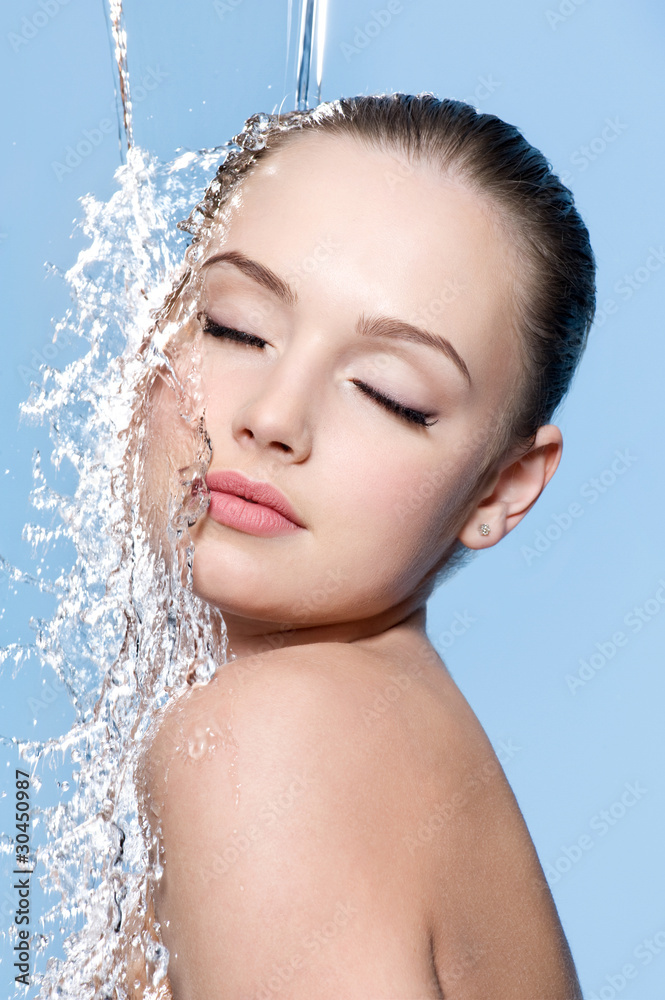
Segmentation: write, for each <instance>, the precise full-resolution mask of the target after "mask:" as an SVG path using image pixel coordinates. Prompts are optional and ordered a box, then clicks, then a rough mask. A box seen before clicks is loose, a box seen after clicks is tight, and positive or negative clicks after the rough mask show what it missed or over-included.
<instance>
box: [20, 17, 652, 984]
mask: <svg viewBox="0 0 665 1000" xmlns="http://www.w3.org/2000/svg"><path fill="white" fill-rule="evenodd" d="M287 6H288V5H287V2H286V0H283V2H276V0H215V2H211V0H190V3H188V4H187V5H186V6H185V5H184V4H182V3H177V2H175V0H159V2H158V0H141V2H140V3H139V2H138V0H127V10H126V12H125V15H126V23H127V31H128V56H129V70H130V78H131V84H132V90H133V96H134V131H135V139H136V141H137V143H138V144H139V145H142V146H144V147H147V148H148V149H149V150H151V151H152V152H154V153H156V154H157V155H158V156H159V157H160V158H162V159H171V158H172V157H173V155H174V152H175V150H176V148H178V147H184V148H192V149H197V148H201V147H210V146H214V145H218V144H221V143H222V142H224V141H225V140H227V139H228V138H230V137H231V136H232V135H234V134H235V133H237V132H238V131H239V130H240V128H241V127H242V123H243V121H244V119H245V118H246V117H247V116H248V115H250V114H253V113H255V112H257V111H269V112H270V111H273V110H276V108H277V107H279V106H280V105H281V104H282V101H283V102H284V103H283V107H284V109H287V110H288V109H289V108H291V107H293V106H294V80H295V74H294V63H295V52H294V41H295V31H294V30H293V29H294V25H292V31H291V39H290V54H289V59H288V64H287ZM0 18H1V20H2V32H1V36H2V37H1V38H0V45H1V46H2V48H3V57H2V69H1V72H2V87H3V93H4V95H5V102H4V104H5V110H4V128H3V155H2V158H1V159H0V185H1V190H2V209H1V215H0V271H1V273H2V275H3V280H4V282H5V284H4V292H3V323H4V331H3V337H2V351H1V352H0V354H1V363H2V393H1V395H0V408H1V413H2V417H1V422H0V426H2V429H3V433H2V444H1V447H2V468H1V469H0V474H1V475H2V519H1V529H0V530H1V538H0V554H1V555H2V556H3V557H4V559H6V560H7V561H8V562H9V563H11V564H13V565H15V566H18V567H20V568H21V569H22V570H23V571H25V572H28V573H30V574H32V575H33V576H35V577H37V578H39V577H52V576H53V575H55V573H56V572H57V567H58V564H59V561H61V562H62V564H63V565H66V564H67V558H68V556H71V553H68V552H67V551H66V550H62V551H59V550H54V551H53V552H51V553H46V554H45V555H43V554H41V553H38V554H37V556H36V557H33V556H32V553H31V549H30V547H29V546H28V544H27V543H26V542H25V541H23V540H22V537H21V535H22V528H23V525H24V523H25V522H26V521H28V520H30V519H31V518H32V517H33V516H34V515H33V514H32V512H31V508H30V506H29V502H28V493H29V489H30V483H31V471H30V470H31V463H32V453H33V450H34V449H35V448H40V449H41V450H42V452H43V453H44V454H48V452H49V447H48V437H47V432H46V430H45V429H39V428H34V427H30V426H26V427H19V418H18V407H19V404H20V402H21V400H23V399H24V398H25V397H26V396H27V394H28V391H29V387H28V383H29V381H30V379H31V377H34V374H35V372H36V371H37V369H38V368H39V365H40V363H42V362H43V361H48V362H49V363H51V364H55V365H60V364H65V363H67V361H68V360H70V357H73V348H68V347H67V346H64V347H62V348H60V349H58V351H57V357H55V356H54V350H55V349H54V348H53V345H52V343H51V341H52V333H53V324H52V318H54V319H58V318H59V317H60V316H61V315H62V314H63V313H64V310H65V309H66V307H67V305H68V300H67V292H66V289H65V288H64V285H63V283H62V281H61V280H60V279H59V278H58V276H57V270H56V272H54V273H52V274H50V275H47V269H46V268H45V262H48V263H50V264H53V265H55V268H56V269H60V270H61V271H64V270H66V269H67V268H68V267H69V266H70V265H71V264H72V263H73V262H74V260H75V257H76V254H77V252H78V250H79V248H80V247H81V246H82V245H83V241H82V239H81V237H80V236H76V237H74V238H72V237H71V235H70V234H71V233H72V229H73V220H74V219H75V218H79V217H80V216H81V208H80V205H79V203H78V199H79V198H80V197H81V196H82V195H84V194H85V193H87V192H92V193H94V194H95V196H96V197H97V198H99V199H104V200H105V199H106V198H108V196H109V195H110V194H111V192H112V191H113V190H114V181H113V172H114V169H115V168H116V167H117V166H118V164H119V162H120V154H119V142H118V125H117V119H116V105H115V98H114V76H113V61H112V58H111V51H110V46H109V38H108V31H107V25H106V20H105V14H104V8H103V6H102V4H101V3H94V4H91V3H84V2H83V0H67V2H66V3H65V2H64V0H26V2H19V0H13V2H11V3H8V4H5V5H4V6H3V9H2V12H1V14H0ZM664 42H665V8H663V7H662V6H661V5H659V4H657V3H656V2H655V0H651V2H647V0H639V2H635V3H632V4H630V5H628V4H625V3H619V2H617V0H605V2H604V3H602V4H601V3H600V0H586V2H584V0H542V2H534V0H529V2H527V0H510V2H509V3H507V4H494V3H491V2H490V0H478V2H477V3H473V4H459V3H457V4H452V3H451V4H447V3H439V2H436V0H400V2H397V0H390V2H389V3H388V2H386V0H377V2H376V4H375V5H374V6H372V4H371V3H370V2H369V0H367V2H358V0H353V2H352V0H330V6H329V14H328V40H327V46H326V56H325V67H324V77H323V90H322V98H323V99H332V98H335V97H339V96H344V95H353V94H356V93H373V92H378V91H395V90H401V91H409V92H418V91H422V90H428V91H433V92H434V93H435V94H437V95H438V96H441V97H444V96H449V97H456V98H461V99H465V100H468V101H469V102H470V103H472V104H474V105H475V106H477V107H479V108H480V109H481V110H483V111H491V112H493V113H496V114H498V115H500V116H501V117H502V118H505V119H506V120H508V121H510V122H513V123H514V124H516V125H517V126H518V127H519V128H520V129H522V130H523V132H524V133H525V135H526V137H527V138H528V139H529V140H530V141H531V142H532V143H534V144H535V145H536V146H538V147H540V148H541V149H542V150H543V151H544V152H545V154H546V155H547V156H548V158H549V159H550V160H551V162H552V163H553V166H554V168H555V169H556V170H557V171H558V172H560V174H561V175H562V177H563V179H564V181H565V182H566V183H568V184H569V185H570V186H571V187H572V189H573V191H574V193H575V195H576V199H577V203H578V206H579V208H580V211H581V212H582V214H583V217H584V218H585V221H586V222H587V224H588V226H589V229H590V231H591V236H592V243H593V245H594V248H595V251H596V254H597V258H598V264H599V310H598V316H597V321H596V324H595V327H594V331H593V333H592V336H591V340H590V344H589V348H588V352H587V355H586V357H585V359H584V361H583V363H582V367H581V369H580V372H579V374H578V376H577V377H576V380H575V384H574V386H573V389H572V392H571V394H570V396H569V398H568V400H567V402H566V403H565V406H564V408H563V409H562V411H561V412H560V415H559V418H558V421H557V422H558V423H559V424H560V426H561V427H562V430H563V433H564V440H565V451H564V457H563V460H562V463H561V465H560V468H559V470H558V472H557V474H556V476H555V477H554V479H553V481H552V482H551V484H550V485H549V486H548V487H547V489H546V491H545V493H544V494H543V496H542V498H541V499H540V501H539V502H538V504H537V505H536V507H535V508H534V509H533V511H531V512H530V513H529V515H528V516H527V517H526V518H525V520H524V521H523V522H522V523H521V524H520V525H519V526H518V528H517V529H516V530H515V531H514V532H513V533H512V534H511V535H510V536H509V537H508V538H507V539H505V540H504V541H503V542H502V543H501V544H500V545H499V546H497V547H495V548H492V549H490V550H488V551H486V552H485V553H483V554H481V555H480V556H479V557H477V558H476V559H475V561H474V562H473V563H472V564H471V565H470V566H468V567H467V568H465V569H464V570H463V571H462V572H461V573H460V574H459V575H458V576H457V577H455V578H454V579H452V580H451V581H450V582H449V583H448V584H446V585H444V587H443V588H442V589H440V590H439V591H438V592H437V593H436V595H435V596H434V597H433V598H432V599H431V601H430V608H429V621H428V628H429V633H430V636H431V638H432V640H433V642H434V643H435V645H437V647H438V648H439V650H440V651H441V652H442V655H443V656H444V658H445V660H446V662H447V664H448V666H449V668H450V670H451V672H452V674H453V676H454V677H455V679H456V681H457V682H458V684H459V685H460V687H461V688H462V690H463V691H464V693H465V694H466V696H467V697H468V699H469V701H470V703H471V705H472V707H473V708H474V709H475V711H476V713H477V714H478V716H479V718H480V720H481V722H482V723H483V725H484V726H485V728H486V730H487V732H488V734H489V736H490V738H491V739H492V741H493V743H494V745H495V746H496V748H497V750H498V752H499V756H500V759H501V760H502V762H503V763H504V766H505V769H506V772H507V775H508V778H509V780H510V782H511V784H512V786H513V788H514V790H515V793H516V795H517V798H518V800H519V803H520V805H521V808H522V810H523V812H524V815H525V817H526V820H527V823H528V825H529V828H530V830H531V834H532V836H533V839H534V841H535V844H536V847H537V850H538V852H539V855H540V858H541V860H542V862H543V865H544V866H545V869H546V873H547V875H548V878H549V880H550V884H551V886H552V890H553V893H554V897H555V900H556V903H557V906H558V908H559V912H560V915H561V918H562V921H563V924H564V927H565V930H566V932H567V935H568V938H569V941H570V944H571V947H572V951H573V955H574V957H575V959H576V962H577V966H578V970H579V973H580V977H581V979H582V983H583V986H584V990H585V997H587V998H588V1000H598V998H600V1000H611V998H613V997H615V996H620V997H621V1000H655V998H656V997H660V996H663V995H665V904H664V903H663V900H664V899H665V892H664V890H665V878H664V875H663V864H662V826H663V820H664V819H665V808H664V805H663V784H664V781H663V766H662V762H663V757H664V751H665V746H664V743H665V739H664V736H663V732H664V727H663V725H662V714H663V709H662V705H663V693H664V685H663V679H662V675H661V669H662V664H663V638H664V634H665V628H664V626H665V612H663V608H664V607H665V552H664V547H663V521H662V518H661V512H660V506H661V502H662V496H663V487H664V486H665V475H664V472H663V461H662V447H661V442H662V436H663V407H662V382H663V367H664V362H665V340H664V338H663V323H662V312H663V309H662V301H663V300H662V294H663V286H664V282H665V211H664V209H665V196H664V194H663V191H664V187H663V167H662V163H663V159H664V156H665V136H664V134H663V128H662V118H663V111H664V107H663V96H664V83H665V62H664V61H663V44H664ZM77 146H78V147H79V150H81V151H84V155H81V153H80V152H79V153H77V152H76V148H77ZM51 475H53V474H51ZM61 485H62V488H64V489H66V488H67V485H68V483H67V476H66V474H64V475H63V478H62V482H61ZM0 607H1V608H2V620H1V622H0V625H1V627H2V640H1V641H2V643H3V644H6V643H8V642H18V641H32V639H33V638H34V628H35V622H33V624H32V625H31V622H30V619H31V618H33V619H38V618H39V617H40V616H48V615H49V614H50V612H51V611H52V608H53V601H52V598H50V597H49V595H48V593H44V592H41V591H40V590H39V589H37V588H35V587H34V586H31V585H29V584H25V583H21V582H16V581H13V580H12V579H10V574H9V573H8V572H7V571H6V570H5V571H3V572H2V574H0ZM661 612H662V613H661ZM0 701H1V705H0V732H1V733H4V734H13V735H20V736H29V735H39V736H42V737H45V736H48V735H55V734H58V733H61V732H64V731H65V730H66V729H67V728H68V727H69V725H70V723H71V710H70V708H69V705H68V703H67V698H66V696H65V695H64V694H63V693H62V692H61V691H60V690H59V688H58V686H57V684H56V683H54V680H53V677H49V676H48V674H47V673H44V675H43V676H42V677H39V678H36V677H35V674H34V672H31V673H30V674H29V676H22V675H21V674H19V675H18V677H17V678H16V679H15V680H12V679H11V674H8V672H7V669H5V673H4V675H3V679H2V687H1V689H0ZM3 753H4V755H5V757H6V764H7V768H6V771H5V768H4V764H3V772H4V773H5V774H6V779H5V781H4V783H3V789H2V794H3V800H2V802H1V803H0V805H1V806H2V814H1V819H2V825H1V829H0V832H1V833H3V834H4V835H6V836H11V834H12V832H13V829H14V827H13V815H12V812H11V810H10V809H9V806H12V805H13V799H12V798H11V796H12V794H13V770H12V768H13V767H14V766H15V763H16V761H15V758H14V757H12V754H11V752H10V751H3ZM60 777H61V776H59V775H54V778H53V782H52V785H49V783H48V782H46V781H45V782H44V786H43V787H42V789H40V790H39V791H37V792H36V798H37V799H39V800H40V801H41V802H43V804H46V803H47V802H49V801H52V800H53V799H54V797H55V798H57V796H58V794H59V788H58V785H57V780H59V778H60ZM5 793H8V796H7V798H4V795H5ZM4 842H5V843H6V840H5V841H4ZM4 861H6V858H3V863H4ZM35 891H36V892H37V895H36V896H35V899H34V901H33V906H34V907H35V910H36V912H38V909H39V906H40V905H41V903H40V896H39V894H38V891H37V890H35ZM0 898H1V899H2V905H1V906H0V909H1V911H2V924H3V926H4V927H6V926H7V925H8V923H9V922H11V921H12V920H13V907H14V906H15V903H16V895H15V892H14V891H13V890H12V889H11V877H10V874H9V870H8V869H7V871H6V872H5V871H3V882H2V887H0ZM3 958H4V959H5V962H4V964H3V968H2V970H0V980H1V982H0V995H4V994H5V993H6V992H10V991H11V985H12V979H13V970H12V969H11V961H12V960H8V951H7V949H6V947H5V951H4V953H3ZM534 1000H537V998H534Z"/></svg>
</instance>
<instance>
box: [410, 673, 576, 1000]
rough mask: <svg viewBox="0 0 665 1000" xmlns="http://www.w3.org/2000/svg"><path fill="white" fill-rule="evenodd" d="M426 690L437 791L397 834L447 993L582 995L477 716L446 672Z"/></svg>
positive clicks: (560, 998) (473, 997)
mask: <svg viewBox="0 0 665 1000" xmlns="http://www.w3.org/2000/svg"><path fill="white" fill-rule="evenodd" d="M439 681H440V683H439V684H438V689H439V691H438V694H434V695H433V699H434V705H435V708H434V715H435V716H437V715H438V719H439V727H440V734H441V735H440V739H439V740H438V741H435V742H436V746H437V750H438V754H439V756H438V761H437V765H436V768H435V770H436V776H437V777H436V784H437V786H438V792H437V794H435V796H434V797H433V799H431V800H430V807H429V810H428V812H427V815H426V816H425V817H424V818H423V819H422V821H421V823H420V824H419V826H418V828H417V829H416V830H411V831H410V832H409V833H408V834H407V835H406V836H407V838H408V839H407V840H406V844H407V849H408V850H409V851H410V852H411V853H413V854H420V855H421V856H422V857H423V859H424V866H425V869H427V870H428V872H429V878H428V884H429V885H430V887H431V895H430V897H429V899H430V905H431V910H430V920H431V926H432V940H433V945H434V956H435V964H436V970H437V974H438V977H439V981H440V983H441V987H442V990H443V994H444V996H446V997H450V998H451V1000H453V998H454V1000H481V998H482V1000H484V998H486V997H488V996H493V997H496V998H497V1000H499V998H504V997H505V998H506V1000H508V998H510V1000H531V998H533V997H538V1000H581V997H582V994H581V991H580V987H579V982H578V979H577V975H576V972H575V967H574V963H573V960H572V957H571V954H570V949H569V947H568V943H567V941H566V938H565V935H564V932H563V929H562V927H561V923H560V920H559V917H558V914H557V911H556V907H555V904H554V901H553V899H552V895H551V892H550V890H549V886H548V884H547V881H546V879H545V876H544V873H543V871H542V867H541V865H540V862H539V859H538V856H537V853H536V850H535V847H534V844H533V841H532V839H531V836H530V834H529V831H528V828H527V825H526V823H525V820H524V817H523V816H522V813H521V811H520V808H519V805H518V803H517V800H516V798H515V795H514V794H513V791H512V789H511V787H510V785H509V783H508V780H507V778H506V775H505V773H504V771H503V768H502V766H501V764H500V762H499V760H498V758H497V756H496V754H495V752H494V750H493V748H492V746H491V743H490V741H489V739H488V737H487V735H486V733H485V732H484V730H483V728H482V726H481V724H480V722H479V721H478V719H477V717H476V716H475V714H474V713H473V711H472V709H471V708H470V706H469V705H468V703H467V701H466V699H465V698H464V696H463V695H462V694H461V692H460V691H459V689H458V688H457V687H456V685H454V682H452V679H451V678H450V676H449V675H448V674H447V673H442V674H441V675H440V677H439Z"/></svg>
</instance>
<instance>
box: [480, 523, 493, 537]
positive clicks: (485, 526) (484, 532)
mask: <svg viewBox="0 0 665 1000" xmlns="http://www.w3.org/2000/svg"><path fill="white" fill-rule="evenodd" d="M491 530H492V529H491V528H490V526H489V524H481V525H480V527H479V528H478V531H479V532H480V534H481V535H489V533H490V531H491Z"/></svg>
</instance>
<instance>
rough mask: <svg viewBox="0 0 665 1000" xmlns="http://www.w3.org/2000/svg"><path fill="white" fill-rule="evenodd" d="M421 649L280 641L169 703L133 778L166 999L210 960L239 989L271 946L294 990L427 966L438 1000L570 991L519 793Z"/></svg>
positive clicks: (566, 995) (404, 983) (363, 981)
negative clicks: (154, 869)
mask: <svg viewBox="0 0 665 1000" xmlns="http://www.w3.org/2000/svg"><path fill="white" fill-rule="evenodd" d="M430 650H431V647H430ZM431 653H433V651H431ZM437 660H438V657H436V656H435V654H434V656H432V655H431V654H430V651H428V649H427V647H426V646H423V645H422V644H418V643H415V644H408V643H407V644H406V645H404V644H402V645H394V646H390V645H387V646H386V645H384V646H383V647H381V652H380V653H373V652H368V651H367V650H366V649H363V648H360V647H358V646H356V645H353V644H340V643H321V644H314V645H310V646H304V647H296V648H289V649H284V650H279V651H273V652H271V653H267V654H261V655H259V656H256V657H252V658H247V659H245V660H238V661H236V662H232V663H230V664H226V665H225V666H224V667H222V668H220V670H219V671H218V674H217V676H216V677H215V679H214V680H213V681H212V682H211V683H210V684H208V685H205V686H201V687H197V688H194V689H192V690H190V691H188V692H187V693H186V695H185V696H184V697H183V698H181V699H178V700H177V701H176V702H175V703H174V704H173V705H172V706H170V707H169V709H168V711H167V712H166V713H165V716H164V718H163V720H162V721H161V724H160V725H159V727H158V728H157V731H156V735H155V738H154V740H153V742H152V745H151V749H150V751H149V753H148V754H147V756H146V764H145V768H144V776H143V777H144V781H143V790H144V794H145V796H146V798H147V799H148V800H149V801H150V803H151V808H152V811H153V813H156V814H157V815H158V817H159V825H160V837H161V843H162V851H163V860H164V873H165V874H164V877H163V879H162V882H161V884H160V888H159V891H158V894H157V898H156V904H157V915H158V918H159V919H160V921H161V922H162V926H163V927H164V926H165V925H166V924H168V925H169V928H170V929H169V930H168V932H166V931H164V939H165V943H166V944H167V946H168V947H169V949H170V951H171V954H172V964H171V965H170V968H169V975H170V976H171V979H172V982H173V986H174V997H175V1000H179V997H180V996H187V997H188V998H190V997H191V998H194V997H197V996H199V995H200V996H202V997H203V996H205V997H206V998H208V1000H209V998H212V997H215V996H218V995H219V996H220V997H221V996H222V995H224V996H226V995H227V994H226V993H224V994H222V993H221V992H219V993H218V992H216V990H217V989H218V987H219V984H218V983H216V982H215V981H214V978H211V977H213V972H214V969H215V968H224V969H226V970H227V985H228V984H229V983H232V984H234V988H236V989H237V991H238V993H237V995H245V993H246V992H248V991H249V990H250V988H251V989H253V988H254V986H255V984H257V983H261V982H262V981H263V978H262V977H265V976H268V975H269V973H270V969H271V968H272V967H273V965H274V966H275V967H278V968H280V969H284V968H287V966H288V963H292V964H293V967H294V969H295V968H296V966H297V969H298V972H297V975H296V973H295V971H293V981H292V982H291V980H289V982H290V988H291V993H290V995H291V996H292V997H293V998H294V1000H296V998H299V997H300V996H301V995H302V996H303V997H305V996H311V995H317V996H318V997H320V998H321V1000H324V998H326V997H328V996H331V997H332V996H339V995H342V994H344V995H346V996H348V997H349V998H355V997H358V998H360V997H363V998H366V997H367V996H375V997H377V998H379V997H383V996H391V997H396V996H405V997H407V996H415V995H418V996H431V997H435V996H440V992H439V983H440V988H441V990H442V992H443V995H445V996H446V997H450V998H451V1000H481V998H482V1000H485V998H486V997H487V996H493V997H496V998H497V1000H502V998H504V997H505V998H506V1000H508V998H510V1000H521V998H522V997H523V998H524V1000H532V998H533V997H535V996H537V997H538V998H539V1000H578V998H579V996H580V994H579V990H578V987H577V985H576V983H577V980H576V978H575V973H574V969H573V967H572V962H571V960H570V955H569V953H568V950H567V945H566V942H565V938H564V937H563V933H562V931H561V927H560V924H559V921H558V917H557V914H556V910H555V908H554V904H553V902H552V899H551V895H550V893H549V889H548V887H547V884H546V882H545V879H544V876H543V874H542V870H541V869H540V865H539V863H538V859H537V856H536V853H535V850H534V848H533V844H532V842H531V838H530V836H529V833H528V830H527V828H526V825H525V823H524V820H523V819H522V816H521V813H520V810H519V808H518V805H517V803H516V801H515V798H514V796H513V794H512V791H511V789H510V787H509V785H508V782H507V780H506V778H505V775H504V773H503V770H502V768H501V766H500V764H499V762H498V760H497V758H496V755H495V753H494V751H493V749H492V747H491V745H490V742H489V740H488V739H487V736H486V734H485V733H484V731H483V729H482V726H481V725H480V723H479V722H478V720H477V718H476V716H475V715H474V713H473V711H472V710H471V708H470V707H469V705H468V703H467V702H466V700H465V699H464V697H463V695H462V694H461V692H460V691H459V689H458V688H457V687H456V685H455V684H454V682H453V681H452V679H451V678H450V675H449V674H448V673H447V671H446V670H445V668H444V667H443V664H441V662H440V661H438V664H437V662H436V661H437ZM322 927H328V928H330V929H331V931H330V933H331V934H332V935H333V936H332V939H331V940H330V941H328V942H327V943H326V945H325V947H323V944H322V941H323V939H322V937H321V931H320V929H321V928H322ZM333 931H334V934H333ZM257 935H260V940H261V949H257V948H256V940H257ZM174 955H175V956H177V957H176V958H175V959H173V956H174ZM285 962H286V963H287V965H286V966H285V965H284V963H285ZM289 968H290V967H289ZM285 974H286V973H285ZM288 974H289V976H291V975H292V971H289V972H288ZM437 976H438V979H437ZM234 977H237V978H236V979H234ZM400 977H401V978H400ZM235 995H236V993H234V992H233V989H229V992H228V996H235ZM252 995H253V994H252Z"/></svg>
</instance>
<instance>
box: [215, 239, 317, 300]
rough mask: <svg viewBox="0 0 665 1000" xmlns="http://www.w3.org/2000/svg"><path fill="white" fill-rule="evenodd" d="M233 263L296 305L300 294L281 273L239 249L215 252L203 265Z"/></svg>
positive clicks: (275, 293) (278, 295)
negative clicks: (276, 272)
mask: <svg viewBox="0 0 665 1000" xmlns="http://www.w3.org/2000/svg"><path fill="white" fill-rule="evenodd" d="M224 263H226V264H233V265H234V266H235V267H237V268H238V270H239V271H242V273H243V274H246V275H247V277H248V278H252V279H253V280H254V281H256V282H257V283H258V284H259V285H263V287H264V288H267V289H268V291H269V292H272V293H273V295H276V296H277V297H278V298H279V299H281V300H282V302H285V303H286V304H287V305H289V306H294V305H295V304H296V302H297V301H298V296H297V294H296V293H295V291H294V290H293V289H292V288H291V286H290V285H288V284H287V283H286V281H284V280H283V278H280V277H279V275H277V274H275V272H274V271H271V270H270V268H269V267H266V266H265V264H259V262H258V261H257V260H252V259H251V257H247V256H246V255H245V254H244V253H241V252H240V251H239V250H224V251H223V252H222V253H216V254H213V256H212V257H209V258H208V260H204V261H203V263H202V264H201V267H202V268H204V267H210V266H211V265H212V264H224Z"/></svg>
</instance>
